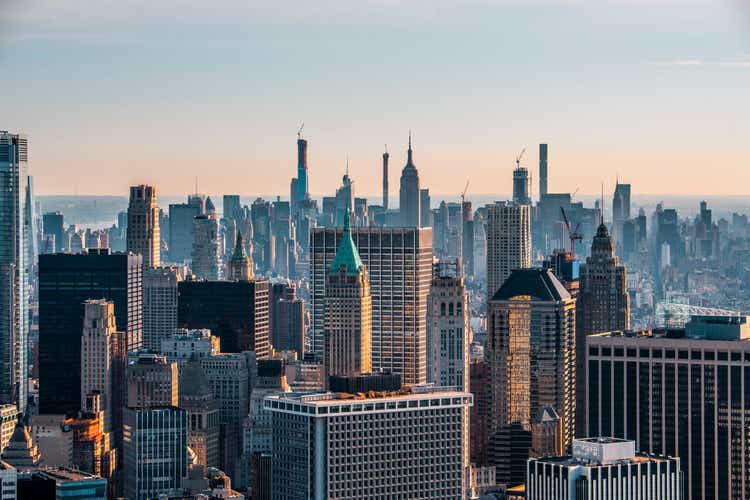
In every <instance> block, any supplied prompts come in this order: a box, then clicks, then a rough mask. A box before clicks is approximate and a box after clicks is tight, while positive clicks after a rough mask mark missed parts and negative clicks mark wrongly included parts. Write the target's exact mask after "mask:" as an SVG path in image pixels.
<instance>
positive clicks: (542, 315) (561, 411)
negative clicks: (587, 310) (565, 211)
mask: <svg viewBox="0 0 750 500" xmlns="http://www.w3.org/2000/svg"><path fill="white" fill-rule="evenodd" d="M575 314H576V305H575V300H574V299H573V298H571V296H570V293H568V291H567V290H566V289H565V287H564V286H563V285H562V284H561V283H560V281H559V280H558V279H557V278H556V277H555V275H554V274H553V273H552V271H551V270H549V269H544V270H543V269H516V270H514V271H513V272H512V273H511V274H510V276H509V277H508V279H507V280H506V281H505V283H503V285H502V286H501V287H500V288H499V289H498V290H497V292H496V293H495V295H494V296H493V297H492V299H491V301H490V303H489V305H488V313H487V319H488V321H487V335H488V339H487V346H486V350H485V359H487V362H488V364H489V366H490V380H491V384H492V389H491V398H492V400H491V412H490V415H491V422H490V432H491V433H500V432H504V431H506V430H507V426H509V425H512V424H516V423H528V422H530V421H531V420H532V418H534V417H536V416H537V415H539V414H540V411H541V410H544V409H545V408H548V407H549V408H552V409H553V410H554V411H555V412H556V413H557V414H558V415H559V416H560V418H561V419H562V436H561V440H562V442H563V444H564V446H566V447H567V446H570V444H571V443H572V440H573V431H574V428H575V359H576V352H575V321H576V319H575Z"/></svg>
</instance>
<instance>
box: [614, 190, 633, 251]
mask: <svg viewBox="0 0 750 500" xmlns="http://www.w3.org/2000/svg"><path fill="white" fill-rule="evenodd" d="M629 219H630V184H620V183H619V182H618V183H617V184H616V185H615V194H614V195H613V196H612V233H613V234H612V236H613V237H614V240H615V243H616V244H617V246H618V247H620V248H621V247H622V227H623V224H625V221H626V220H629Z"/></svg>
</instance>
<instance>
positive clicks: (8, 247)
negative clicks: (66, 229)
mask: <svg viewBox="0 0 750 500" xmlns="http://www.w3.org/2000/svg"><path fill="white" fill-rule="evenodd" d="M28 161H29V142H28V138H27V137H26V136H25V135H19V134H11V133H8V132H7V131H4V130H0V289H1V290H3V293H0V404H15V405H17V406H18V407H19V409H20V410H21V411H25V409H26V401H27V399H28V394H27V392H28V334H29V324H28V321H29V283H30V282H29V270H30V266H31V265H32V263H31V262H27V261H28V257H29V256H28V247H29V241H30V238H35V237H36V236H35V235H34V234H32V233H30V232H29V228H28V227H27V213H26V212H27V197H28V196H29V195H30V193H28V191H27V190H28V187H29V179H28Z"/></svg>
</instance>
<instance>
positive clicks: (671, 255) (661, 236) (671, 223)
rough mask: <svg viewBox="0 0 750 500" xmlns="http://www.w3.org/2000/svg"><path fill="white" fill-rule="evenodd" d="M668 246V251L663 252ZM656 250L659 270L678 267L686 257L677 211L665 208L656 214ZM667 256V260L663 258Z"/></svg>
mask: <svg viewBox="0 0 750 500" xmlns="http://www.w3.org/2000/svg"><path fill="white" fill-rule="evenodd" d="M665 246H666V251H664V250H662V248H664V247H665ZM656 250H657V259H658V261H657V263H658V267H659V269H663V268H664V267H666V266H670V265H671V266H677V265H678V264H679V263H680V262H682V259H683V257H684V256H685V243H684V241H683V239H682V236H681V235H680V220H679V217H678V216H677V210H675V209H673V208H665V209H661V210H658V211H657V213H656ZM663 255H666V256H667V258H666V259H665V258H663V257H662V256H663Z"/></svg>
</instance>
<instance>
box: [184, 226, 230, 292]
mask: <svg viewBox="0 0 750 500" xmlns="http://www.w3.org/2000/svg"><path fill="white" fill-rule="evenodd" d="M221 256H222V251H221V248H220V245H219V219H217V218H216V217H214V216H211V215H199V216H197V217H196V218H195V219H193V250H192V253H191V258H192V262H191V265H190V269H191V270H192V271H193V274H194V275H195V276H197V277H199V278H201V279H204V280H219V279H221V278H222V275H223V273H222V263H221Z"/></svg>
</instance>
